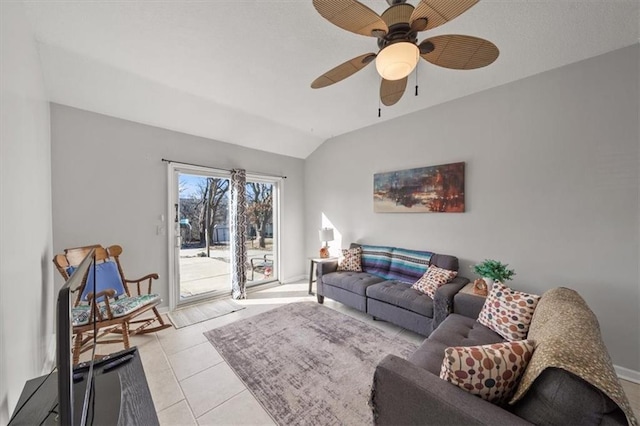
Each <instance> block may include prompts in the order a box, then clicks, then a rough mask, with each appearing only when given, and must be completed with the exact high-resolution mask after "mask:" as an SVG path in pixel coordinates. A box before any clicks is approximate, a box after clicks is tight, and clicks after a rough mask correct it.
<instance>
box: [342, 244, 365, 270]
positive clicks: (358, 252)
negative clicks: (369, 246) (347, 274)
mask: <svg viewBox="0 0 640 426" xmlns="http://www.w3.org/2000/svg"><path fill="white" fill-rule="evenodd" d="M361 257H362V247H354V248H349V249H342V258H341V259H340V262H338V271H353V272H362V259H361Z"/></svg>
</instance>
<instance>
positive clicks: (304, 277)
mask: <svg viewBox="0 0 640 426" xmlns="http://www.w3.org/2000/svg"><path fill="white" fill-rule="evenodd" d="M304 280H307V281H308V280H309V276H308V275H305V274H302V275H294V276H293V277H288V278H285V279H283V280H282V284H291V283H295V282H298V281H304Z"/></svg>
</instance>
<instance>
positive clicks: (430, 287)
mask: <svg viewBox="0 0 640 426" xmlns="http://www.w3.org/2000/svg"><path fill="white" fill-rule="evenodd" d="M456 275H458V271H450V270H448V269H443V268H438V267H437V266H435V265H431V266H429V269H427V272H425V273H424V275H423V276H422V277H420V279H419V280H418V281H416V282H415V284H413V285H412V286H411V288H413V289H416V290H418V291H419V292H421V293H424V294H426V295H427V296H429V297H431V298H432V299H433V298H434V297H435V295H436V291H437V290H438V288H439V287H441V286H443V285H445V284H446V283H448V282H449V281H451V280H452V279H454V278H455V277H456Z"/></svg>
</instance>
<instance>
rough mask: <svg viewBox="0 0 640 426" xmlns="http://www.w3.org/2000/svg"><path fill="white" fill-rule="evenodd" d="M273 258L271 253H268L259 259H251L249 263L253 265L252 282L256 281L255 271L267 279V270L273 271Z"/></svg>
mask: <svg viewBox="0 0 640 426" xmlns="http://www.w3.org/2000/svg"><path fill="white" fill-rule="evenodd" d="M271 256H272V255H271V253H267V254H264V255H262V256H259V257H253V258H251V260H250V261H249V263H250V264H251V281H253V279H254V273H255V271H258V272H261V273H263V274H264V275H265V278H266V277H267V276H268V275H267V274H266V273H265V272H267V270H273V259H269V258H270V257H271Z"/></svg>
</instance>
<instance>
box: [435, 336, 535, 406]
mask: <svg viewBox="0 0 640 426" xmlns="http://www.w3.org/2000/svg"><path fill="white" fill-rule="evenodd" d="M533 350H534V345H533V342H532V341H530V340H522V341H518V342H502V343H492V344H489V345H480V346H454V347H448V348H446V349H445V350H444V353H445V355H444V360H443V361H442V369H441V371H440V378H441V379H443V380H446V381H448V382H450V383H452V384H454V385H456V386H458V387H459V388H461V389H464V390H466V391H467V392H469V393H471V394H473V395H476V396H479V397H480V398H482V399H486V400H487V401H490V402H493V403H498V404H503V403H506V402H507V401H508V400H509V399H510V398H511V396H512V395H513V394H514V393H515V390H516V385H517V383H518V379H519V378H520V376H521V375H522V373H523V372H524V370H525V368H527V364H528V363H529V360H531V354H532V353H533Z"/></svg>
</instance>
